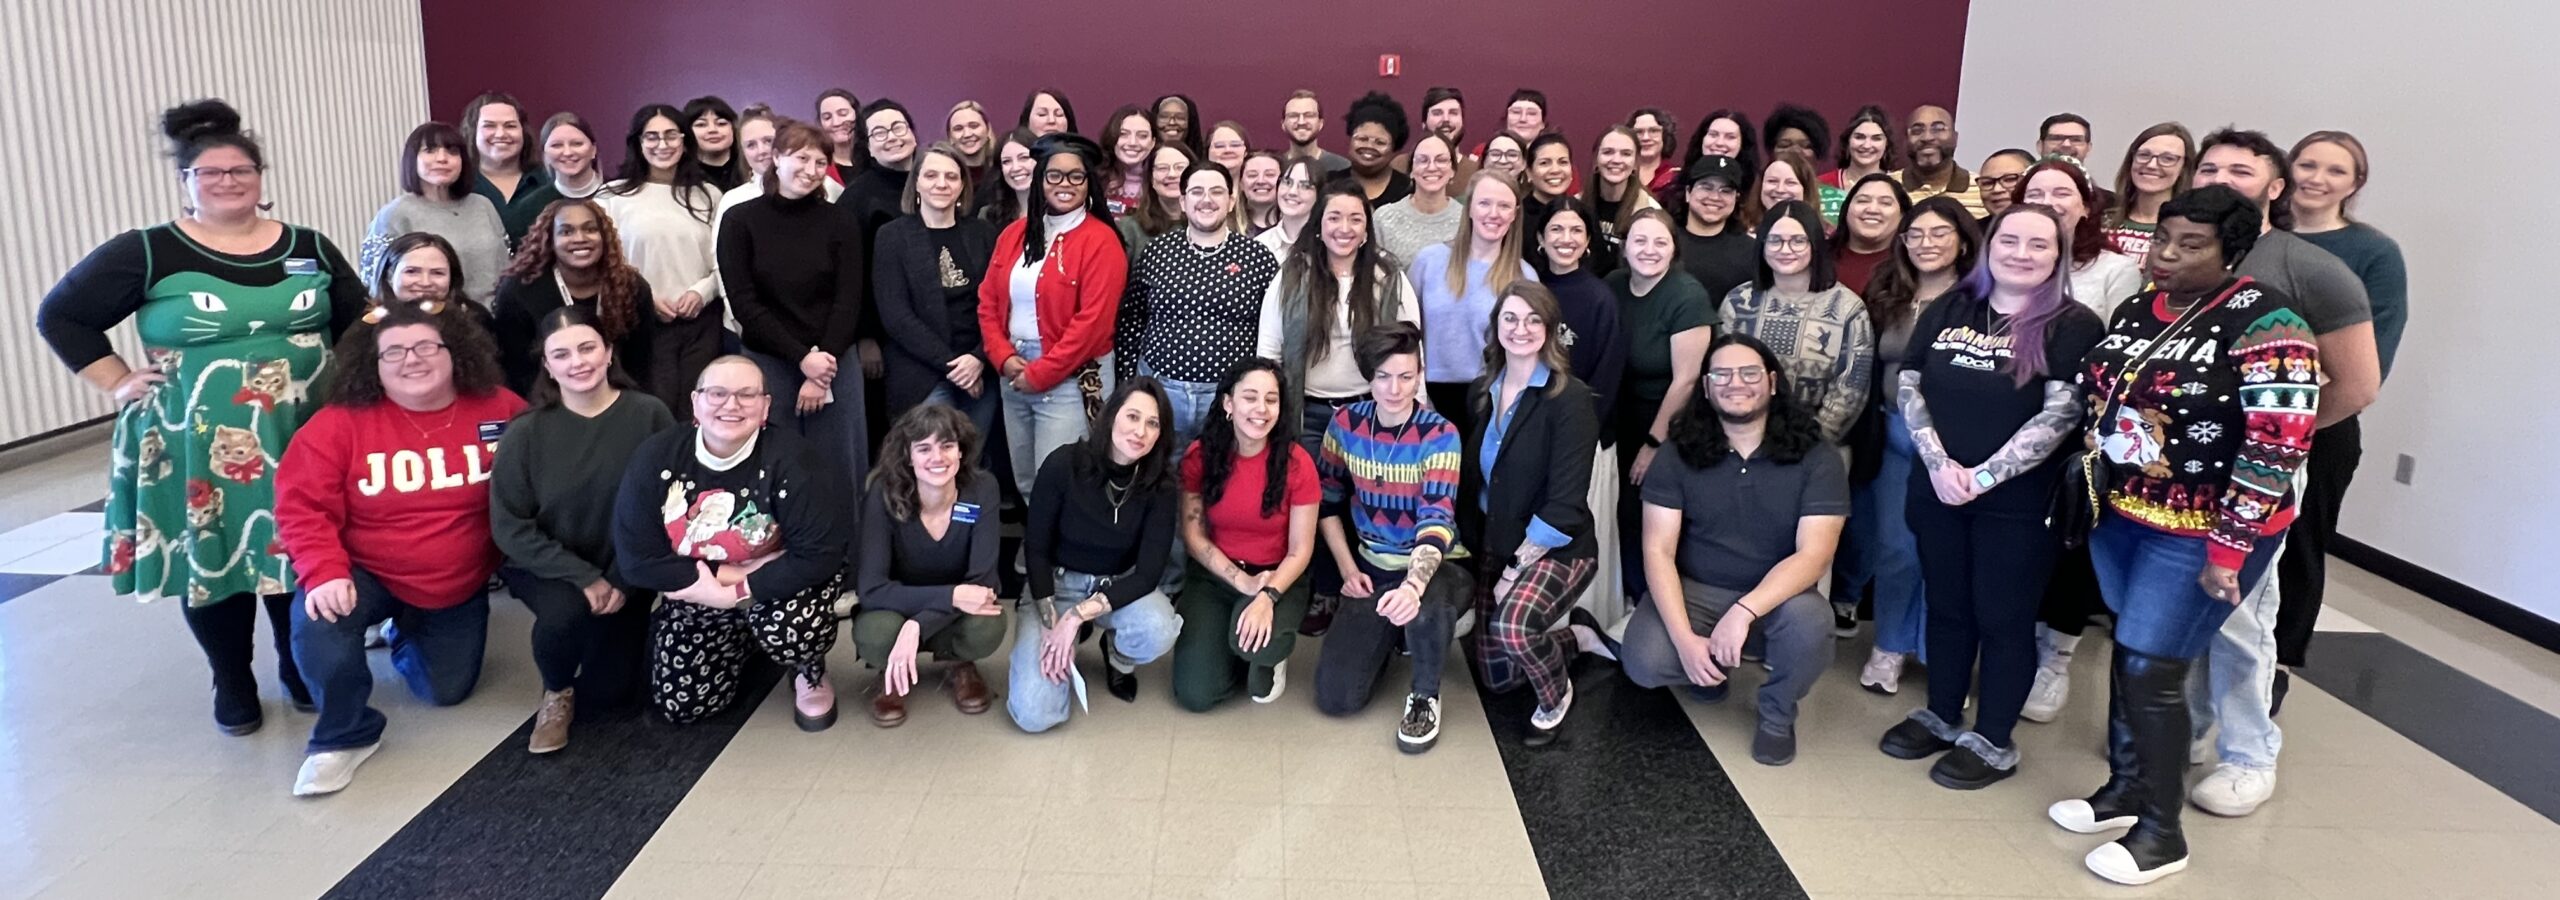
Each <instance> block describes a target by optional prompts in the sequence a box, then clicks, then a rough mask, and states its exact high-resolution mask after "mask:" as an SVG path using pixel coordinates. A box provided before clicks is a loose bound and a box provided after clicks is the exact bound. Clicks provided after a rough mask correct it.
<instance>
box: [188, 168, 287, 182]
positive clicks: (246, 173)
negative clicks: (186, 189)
mask: <svg viewBox="0 0 2560 900" xmlns="http://www.w3.org/2000/svg"><path fill="white" fill-rule="evenodd" d="M266 170H267V167H265V166H232V167H231V168H228V169H222V168H215V167H213V166H198V167H196V168H193V169H182V170H180V171H184V172H186V173H187V174H189V175H193V176H195V179H196V180H197V181H202V182H206V183H208V184H209V183H212V182H217V181H222V180H225V179H228V180H231V181H247V180H249V179H252V178H256V177H258V175H259V174H260V173H263V172H265V171H266Z"/></svg>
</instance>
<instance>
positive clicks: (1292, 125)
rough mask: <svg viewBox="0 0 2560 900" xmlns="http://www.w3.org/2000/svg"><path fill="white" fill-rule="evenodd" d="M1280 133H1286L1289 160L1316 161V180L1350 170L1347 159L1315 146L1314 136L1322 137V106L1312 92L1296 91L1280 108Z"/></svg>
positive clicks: (1349, 161) (1349, 162)
mask: <svg viewBox="0 0 2560 900" xmlns="http://www.w3.org/2000/svg"><path fill="white" fill-rule="evenodd" d="M1280 130H1281V131H1285V132H1288V134H1289V156H1290V157H1292V158H1295V157H1300V156H1303V157H1306V158H1308V159H1312V160H1315V161H1316V168H1317V169H1318V170H1320V171H1319V172H1318V173H1317V176H1316V177H1317V178H1318V179H1319V180H1324V179H1330V178H1332V177H1333V176H1335V175H1337V174H1340V173H1342V172H1344V171H1348V170H1349V169H1350V168H1351V160H1349V159H1346V158H1344V157H1342V156H1341V155H1339V154H1336V153H1334V152H1333V151H1330V150H1326V149H1325V148H1323V147H1319V146H1316V138H1317V136H1319V135H1322V134H1324V103H1323V102H1322V101H1319V100H1317V99H1316V92H1314V91H1309V90H1300V91H1297V92H1295V93H1292V94H1290V95H1289V102H1288V103H1287V104H1286V105H1283V106H1282V107H1280Z"/></svg>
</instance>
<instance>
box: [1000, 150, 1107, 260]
mask: <svg viewBox="0 0 2560 900" xmlns="http://www.w3.org/2000/svg"><path fill="white" fill-rule="evenodd" d="M1039 141H1040V139H1039V138H1038V137H1036V136H1034V135H1032V133H1031V129H1028V128H1016V129H1013V130H1012V131H1008V132H1005V133H1004V134H1002V135H1000V136H998V137H997V138H996V139H995V140H993V141H990V142H988V147H989V149H988V152H987V184H986V185H985V186H983V187H980V188H979V189H978V198H979V206H978V217H979V218H982V219H985V220H987V221H989V222H993V223H995V224H996V225H997V226H998V227H1002V226H1005V225H1011V224H1013V217H1014V216H1016V215H1020V213H1019V212H1018V210H1020V209H1022V192H1021V191H1017V190H1014V189H1013V184H1012V183H1011V182H1008V181H1005V180H1004V145H1006V144H1021V145H1022V148H1023V149H1025V150H1030V151H1032V154H1033V155H1034V156H1037V155H1039V150H1038V149H1036V148H1037V147H1039ZM1092 186H1093V182H1092V181H1091V176H1087V180H1086V182H1085V187H1086V188H1088V189H1090V188H1091V187H1092ZM1031 193H1032V194H1033V195H1034V196H1037V195H1038V194H1039V193H1040V175H1039V173H1038V171H1036V169H1035V171H1034V172H1033V173H1032V176H1031ZM1024 252H1029V248H1028V247H1026V248H1024Z"/></svg>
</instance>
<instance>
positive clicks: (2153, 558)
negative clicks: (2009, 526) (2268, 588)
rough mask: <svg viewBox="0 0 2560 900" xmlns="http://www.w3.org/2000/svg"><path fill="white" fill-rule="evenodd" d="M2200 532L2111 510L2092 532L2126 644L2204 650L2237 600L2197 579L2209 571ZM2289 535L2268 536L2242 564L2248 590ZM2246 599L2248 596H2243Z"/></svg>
mask: <svg viewBox="0 0 2560 900" xmlns="http://www.w3.org/2000/svg"><path fill="white" fill-rule="evenodd" d="M2206 543H2207V541H2206V539H2205V538H2201V537H2181V536H2178V535H2174V534H2170V533H2168V532H2165V531H2160V530H2158V529H2155V528H2152V527H2151V526H2148V525H2144V524H2142V523H2139V522H2135V521H2133V520H2132V519H2128V518H2125V517H2124V516H2123V515H2122V514H2120V513H2117V512H2114V511H2112V510H2110V511H2109V512H2108V513H2107V514H2106V516H2105V517H2104V518H2102V519H2100V520H2099V521H2098V527H2097V529H2096V530H2094V531H2092V532H2090V535H2089V561H2090V562H2091V563H2093V564H2095V568H2096V569H2097V570H2098V592H2099V593H2101V594H2104V595H2105V596H2106V599H2107V608H2108V609H2110V610H2113V611H2114V612H2115V614H2116V633H2115V640H2116V644H2117V645H2119V646H2123V647H2127V648H2130V649H2132V650H2133V651H2134V652H2137V653H2141V654H2143V655H2145V656H2154V657H2159V658H2162V659H2180V660H2192V659H2195V658H2196V657H2198V656H2202V655H2204V652H2205V650H2206V649H2207V648H2208V647H2209V646H2210V645H2211V643H2212V641H2213V639H2214V635H2215V634H2216V633H2217V632H2219V631H2221V629H2222V625H2223V620H2225V619H2228V618H2230V617H2231V612H2232V605H2231V604H2229V603H2224V602H2222V601H2221V600H2217V599H2215V598H2214V597H2212V596H2211V595H2208V594H2206V593H2205V592H2204V588H2203V586H2201V585H2198V584H2197V583H2196V575H2197V574H2198V573H2200V572H2203V571H2204V564H2205V545H2206ZM2282 543H2283V541H2280V540H2277V539H2275V538H2261V539H2259V541H2258V542H2257V544H2256V545H2255V546H2254V547H2252V548H2251V549H2250V551H2249V556H2248V559H2247V560H2246V561H2245V562H2243V563H2242V564H2241V567H2240V585H2241V590H2243V591H2246V590H2248V589H2249V587H2250V586H2252V585H2255V584H2257V583H2258V581H2259V580H2260V579H2262V578H2264V577H2265V576H2266V572H2267V564H2268V563H2269V562H2271V561H2273V560H2274V559H2275V556H2276V550H2277V549H2278V547H2279V546H2280V545H2281V544H2282ZM2242 602H2243V603H2246V602H2247V600H2246V598H2245V597H2244V598H2243V600H2242Z"/></svg>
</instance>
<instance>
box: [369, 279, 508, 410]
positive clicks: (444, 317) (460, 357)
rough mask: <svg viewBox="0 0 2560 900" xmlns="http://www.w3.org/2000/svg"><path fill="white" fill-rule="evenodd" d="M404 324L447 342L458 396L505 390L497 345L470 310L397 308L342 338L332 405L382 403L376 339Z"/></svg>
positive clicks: (399, 305)
mask: <svg viewBox="0 0 2560 900" xmlns="http://www.w3.org/2000/svg"><path fill="white" fill-rule="evenodd" d="M403 325H424V326H427V327H429V328H433V329H435V330H436V334H437V335H438V336H440V337H442V338H444V351H445V356H447V357H450V358H451V359H452V360H453V390H454V392H455V393H457V394H462V395H464V396H469V397H485V396H488V395H489V394H491V393H493V392H496V391H500V390H504V389H505V387H506V383H507V376H506V372H505V371H504V370H502V369H500V368H499V367H498V342H497V340H496V339H494V338H491V337H490V336H489V330H488V329H487V328H484V327H481V325H480V321H479V319H477V318H475V317H474V316H473V315H472V314H471V313H470V312H469V311H468V308H467V307H463V306H459V305H449V306H446V307H445V308H444V311H443V312H437V313H430V312H427V311H426V310H425V309H423V308H421V307H419V306H417V305H414V304H408V303H394V304H391V305H390V306H389V307H388V308H386V309H385V310H384V311H383V314H382V318H381V321H378V322H372V323H366V322H362V321H359V322H357V323H356V324H355V325H354V326H352V327H349V328H348V329H347V333H346V334H344V335H341V336H340V337H339V338H338V347H337V349H336V350H334V351H331V358H330V361H329V364H330V365H331V366H332V367H334V368H336V369H337V373H338V375H337V377H338V383H337V385H336V386H335V387H334V388H332V389H331V391H330V395H329V403H330V404H332V405H335V406H348V407H359V406H371V405H373V404H375V403H379V402H382V399H383V393H382V366H381V361H382V348H381V347H380V346H379V343H378V341H377V340H376V339H377V338H379V337H380V336H381V335H382V333H383V332H385V331H389V330H391V329H394V328H398V327H401V326H403Z"/></svg>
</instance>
